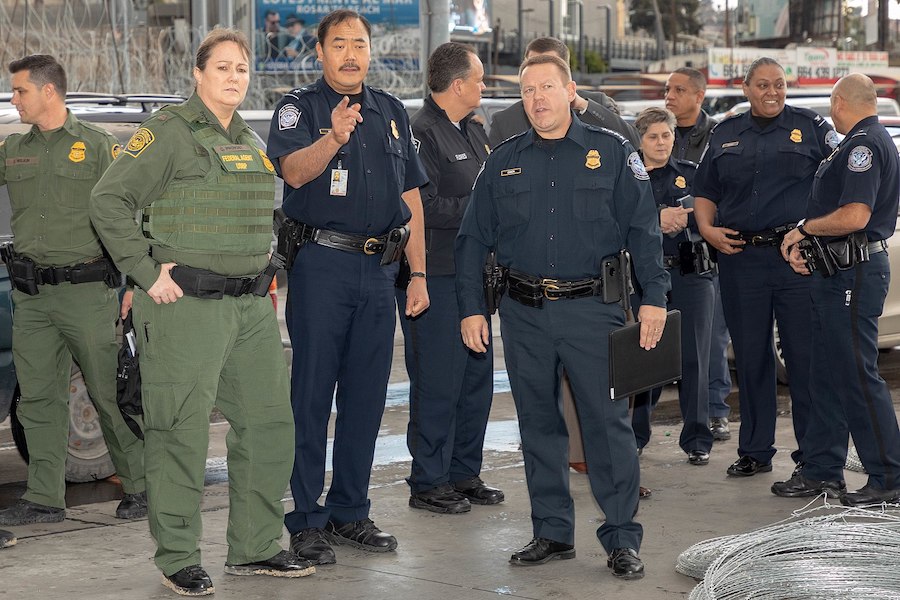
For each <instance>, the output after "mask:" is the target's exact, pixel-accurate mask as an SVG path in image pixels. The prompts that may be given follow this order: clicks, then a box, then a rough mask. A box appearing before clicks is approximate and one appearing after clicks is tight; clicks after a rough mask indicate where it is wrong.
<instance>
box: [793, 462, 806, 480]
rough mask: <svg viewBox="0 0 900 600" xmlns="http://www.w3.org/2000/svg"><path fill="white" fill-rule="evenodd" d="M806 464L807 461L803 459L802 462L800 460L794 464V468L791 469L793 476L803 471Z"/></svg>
mask: <svg viewBox="0 0 900 600" xmlns="http://www.w3.org/2000/svg"><path fill="white" fill-rule="evenodd" d="M804 465H806V463H805V462H803V461H802V460H801V461H800V462H798V463H797V464H795V465H794V470H793V471H791V477H793V476H794V475H799V474H800V473H802V472H803V467H804Z"/></svg>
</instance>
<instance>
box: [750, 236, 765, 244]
mask: <svg viewBox="0 0 900 600" xmlns="http://www.w3.org/2000/svg"><path fill="white" fill-rule="evenodd" d="M765 241H766V238H764V237H763V236H761V235H754V236H753V237H752V238H750V244H751V245H753V246H756V245H758V244H761V243H763V242H765Z"/></svg>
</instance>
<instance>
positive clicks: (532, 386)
mask: <svg viewBox="0 0 900 600" xmlns="http://www.w3.org/2000/svg"><path fill="white" fill-rule="evenodd" d="M624 320H625V319H624V314H623V313H622V308H621V307H620V306H619V305H618V304H603V303H602V302H600V300H599V299H598V298H583V299H580V300H559V301H557V302H544V307H543V308H540V309H538V308H529V307H526V306H522V305H521V304H519V303H517V302H516V301H515V300H512V299H510V298H509V297H504V298H503V302H502V304H501V307H500V323H501V333H502V336H503V350H504V353H505V356H506V366H507V369H508V371H509V382H510V385H511V387H512V393H513V399H514V400H515V404H516V411H517V413H518V418H519V432H520V435H521V437H522V452H523V454H524V458H525V479H526V482H527V484H528V495H529V497H530V499H531V521H532V528H533V530H534V537H543V538H549V539H551V540H555V541H557V542H563V543H567V544H571V543H573V542H574V539H575V508H574V505H573V503H572V497H571V496H570V495H569V464H568V445H569V440H568V433H567V432H566V424H565V421H564V420H563V415H562V407H561V403H560V394H559V385H560V379H561V377H562V370H563V368H565V371H566V373H567V375H568V377H569V382H570V384H571V386H572V392H573V395H574V397H575V403H576V406H577V409H578V420H579V422H580V424H581V432H582V438H583V440H584V455H585V462H587V464H588V478H589V481H590V484H591V491H592V493H593V495H594V499H595V500H596V501H597V504H599V505H600V509H601V510H602V511H603V513H604V515H605V516H606V520H605V521H604V522H603V524H602V525H601V526H600V527H599V529H597V538H598V539H599V540H600V543H601V544H602V545H603V548H604V549H605V550H606V551H607V552H610V551H612V550H614V549H616V548H621V547H627V548H634V549H635V550H638V549H639V548H640V544H641V538H642V536H643V528H642V527H641V525H640V524H639V523H637V522H636V521H635V520H634V516H635V513H636V512H637V503H638V485H639V479H640V473H639V469H638V457H637V447H636V446H635V443H634V433H633V432H632V430H631V422H630V419H629V418H628V401H627V400H617V401H615V402H613V401H612V400H610V399H609V396H608V395H607V394H608V392H607V390H609V345H608V343H607V341H606V340H607V338H608V335H609V332H610V331H611V330H612V329H614V328H618V327H621V326H622V325H623V324H624Z"/></svg>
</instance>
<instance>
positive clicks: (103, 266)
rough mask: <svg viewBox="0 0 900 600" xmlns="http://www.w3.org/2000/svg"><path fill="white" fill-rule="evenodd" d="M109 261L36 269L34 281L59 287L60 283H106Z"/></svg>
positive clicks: (36, 267)
mask: <svg viewBox="0 0 900 600" xmlns="http://www.w3.org/2000/svg"><path fill="white" fill-rule="evenodd" d="M110 267H111V265H110V263H109V261H108V260H98V261H94V262H89V263H79V264H77V265H72V266H71V267H38V266H35V268H34V280H35V283H37V284H38V285H59V284H60V283H65V282H69V283H73V284H77V283H93V282H95V281H104V280H105V279H106V275H107V273H109V271H110Z"/></svg>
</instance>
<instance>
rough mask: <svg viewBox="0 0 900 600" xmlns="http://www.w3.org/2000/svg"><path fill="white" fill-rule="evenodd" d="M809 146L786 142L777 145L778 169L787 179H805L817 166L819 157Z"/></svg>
mask: <svg viewBox="0 0 900 600" xmlns="http://www.w3.org/2000/svg"><path fill="white" fill-rule="evenodd" d="M817 154H818V153H817V152H815V151H814V150H813V148H812V147H811V146H807V145H803V144H786V145H782V146H779V147H778V156H777V157H776V160H777V161H778V165H777V168H778V171H779V172H780V173H784V175H785V176H786V177H788V178H789V179H795V180H796V179H805V178H806V177H809V176H810V175H812V174H813V173H815V172H816V169H818V167H819V163H820V162H821V158H820V157H818V156H817Z"/></svg>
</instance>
